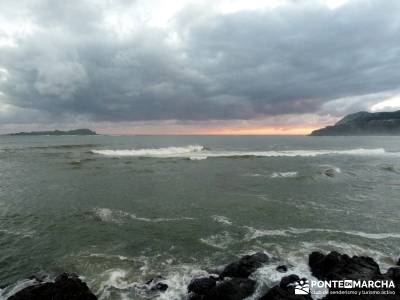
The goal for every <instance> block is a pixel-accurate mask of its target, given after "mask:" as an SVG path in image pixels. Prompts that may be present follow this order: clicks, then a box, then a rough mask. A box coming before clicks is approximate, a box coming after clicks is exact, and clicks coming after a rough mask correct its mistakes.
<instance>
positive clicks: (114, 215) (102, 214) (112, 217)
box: [94, 208, 193, 224]
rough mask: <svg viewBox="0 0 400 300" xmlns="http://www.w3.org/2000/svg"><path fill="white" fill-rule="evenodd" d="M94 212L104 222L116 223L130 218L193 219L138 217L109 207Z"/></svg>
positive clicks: (158, 219)
mask: <svg viewBox="0 0 400 300" xmlns="http://www.w3.org/2000/svg"><path fill="white" fill-rule="evenodd" d="M94 214H95V216H96V217H97V218H99V219H100V220H101V221H103V222H107V223H116V224H122V223H124V221H126V220H129V219H131V220H135V221H141V222H151V223H159V222H171V221H184V220H193V218H189V217H178V218H144V217H138V216H136V215H135V214H131V213H127V212H124V211H121V210H112V209H109V208H95V209H94Z"/></svg>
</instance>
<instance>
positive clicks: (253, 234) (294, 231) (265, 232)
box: [245, 227, 400, 241]
mask: <svg viewBox="0 0 400 300" xmlns="http://www.w3.org/2000/svg"><path fill="white" fill-rule="evenodd" d="M246 228H247V229H248V231H249V232H248V233H247V234H246V236H245V239H246V240H248V241H250V240H253V239H257V238H260V237H264V236H291V235H299V234H307V233H311V232H325V233H338V234H346V235H353V236H358V237H362V238H366V239H373V240H380V239H388V238H395V239H400V234H399V233H366V232H362V231H351V230H349V231H346V230H344V231H342V230H336V229H323V228H288V229H279V230H269V229H255V228H253V227H246Z"/></svg>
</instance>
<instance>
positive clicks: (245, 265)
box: [220, 252, 269, 278]
mask: <svg viewBox="0 0 400 300" xmlns="http://www.w3.org/2000/svg"><path fill="white" fill-rule="evenodd" d="M268 260H269V257H268V255H266V254H265V253H263V252H257V253H255V254H253V255H246V256H243V257H242V258H241V259H239V260H238V261H236V262H233V263H231V264H229V265H227V266H226V267H225V269H224V271H223V272H222V273H221V275H220V276H221V278H224V277H238V278H247V277H249V275H250V274H251V273H253V272H254V271H255V270H257V269H258V268H260V267H261V266H262V265H263V264H264V263H266V262H268Z"/></svg>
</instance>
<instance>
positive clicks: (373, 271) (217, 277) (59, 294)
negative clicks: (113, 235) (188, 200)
mask: <svg viewBox="0 0 400 300" xmlns="http://www.w3.org/2000/svg"><path fill="white" fill-rule="evenodd" d="M270 260H271V258H270V257H269V256H268V255H266V254H265V253H262V252H258V253H255V254H253V255H246V256H243V257H242V258H240V259H239V260H238V261H235V262H232V263H230V264H228V265H227V266H225V267H222V268H217V269H213V270H210V271H209V273H210V274H209V276H206V277H201V278H193V279H192V281H191V282H190V283H189V285H188V287H187V297H186V299H187V300H240V299H245V298H247V297H249V296H251V295H253V294H254V292H255V291H256V288H257V282H256V281H255V280H254V279H253V278H252V273H254V272H255V271H256V270H257V269H258V268H260V267H262V266H264V265H266V264H268V263H269V262H270ZM309 267H310V270H311V272H312V275H313V276H314V277H316V278H317V279H319V280H323V281H338V280H354V281H358V280H363V281H366V282H368V281H377V280H378V281H390V282H393V284H394V286H392V287H389V288H388V287H382V288H377V287H369V288H367V289H365V288H358V287H356V288H352V289H343V287H342V288H341V289H340V288H338V287H336V288H334V287H331V288H330V289H329V293H328V294H326V295H324V296H320V297H319V298H323V299H324V300H336V299H345V300H347V299H359V300H381V299H382V300H383V299H389V300H392V299H393V300H395V299H400V261H399V262H397V266H395V265H393V267H391V268H389V269H388V270H387V271H386V272H385V273H382V271H381V270H380V267H379V265H378V264H377V263H376V262H375V261H374V259H372V258H370V257H366V256H353V257H350V256H348V255H346V254H340V253H338V252H330V253H328V254H323V253H320V252H312V253H311V254H310V255H309ZM276 272H280V273H282V278H281V280H280V282H279V284H277V285H275V286H273V287H271V288H270V289H269V290H268V291H266V292H265V294H264V295H263V296H261V297H259V300H309V299H313V298H312V297H311V296H312V295H310V294H309V293H305V294H303V295H296V294H295V288H296V286H297V287H298V284H299V283H300V284H304V283H307V279H306V278H300V277H299V276H298V275H297V274H292V273H291V272H290V267H288V266H285V265H281V266H278V267H277V270H276ZM143 288H144V289H146V290H147V291H148V292H149V294H150V293H152V295H153V297H154V296H156V295H157V294H159V293H163V292H165V291H166V290H167V289H168V285H167V283H166V282H165V280H164V279H163V278H162V277H156V278H153V279H151V280H149V281H148V282H146V283H144V284H143ZM344 290H345V291H346V292H349V291H352V292H354V293H353V294H343V293H342V291H344ZM367 290H368V293H365V291H367ZM39 299H40V300H95V299H97V297H96V296H95V295H94V294H93V293H92V292H91V291H90V290H89V288H88V286H87V285H86V283H84V282H83V281H82V280H81V279H79V277H78V276H77V275H74V274H67V273H64V274H61V275H60V276H58V277H57V278H56V279H55V280H54V281H53V282H40V281H39V280H38V281H37V282H36V283H35V284H34V285H31V286H29V287H26V288H24V289H22V290H20V291H18V292H17V293H15V294H14V295H12V296H10V297H9V298H8V300H39Z"/></svg>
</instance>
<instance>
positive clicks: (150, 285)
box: [146, 276, 168, 292]
mask: <svg viewBox="0 0 400 300" xmlns="http://www.w3.org/2000/svg"><path fill="white" fill-rule="evenodd" d="M163 280H165V278H164V277H162V276H157V277H154V278H152V279H150V280H148V281H147V282H146V285H147V287H146V289H147V290H148V291H150V292H165V291H166V290H167V289H168V284H166V283H165V282H163Z"/></svg>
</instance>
